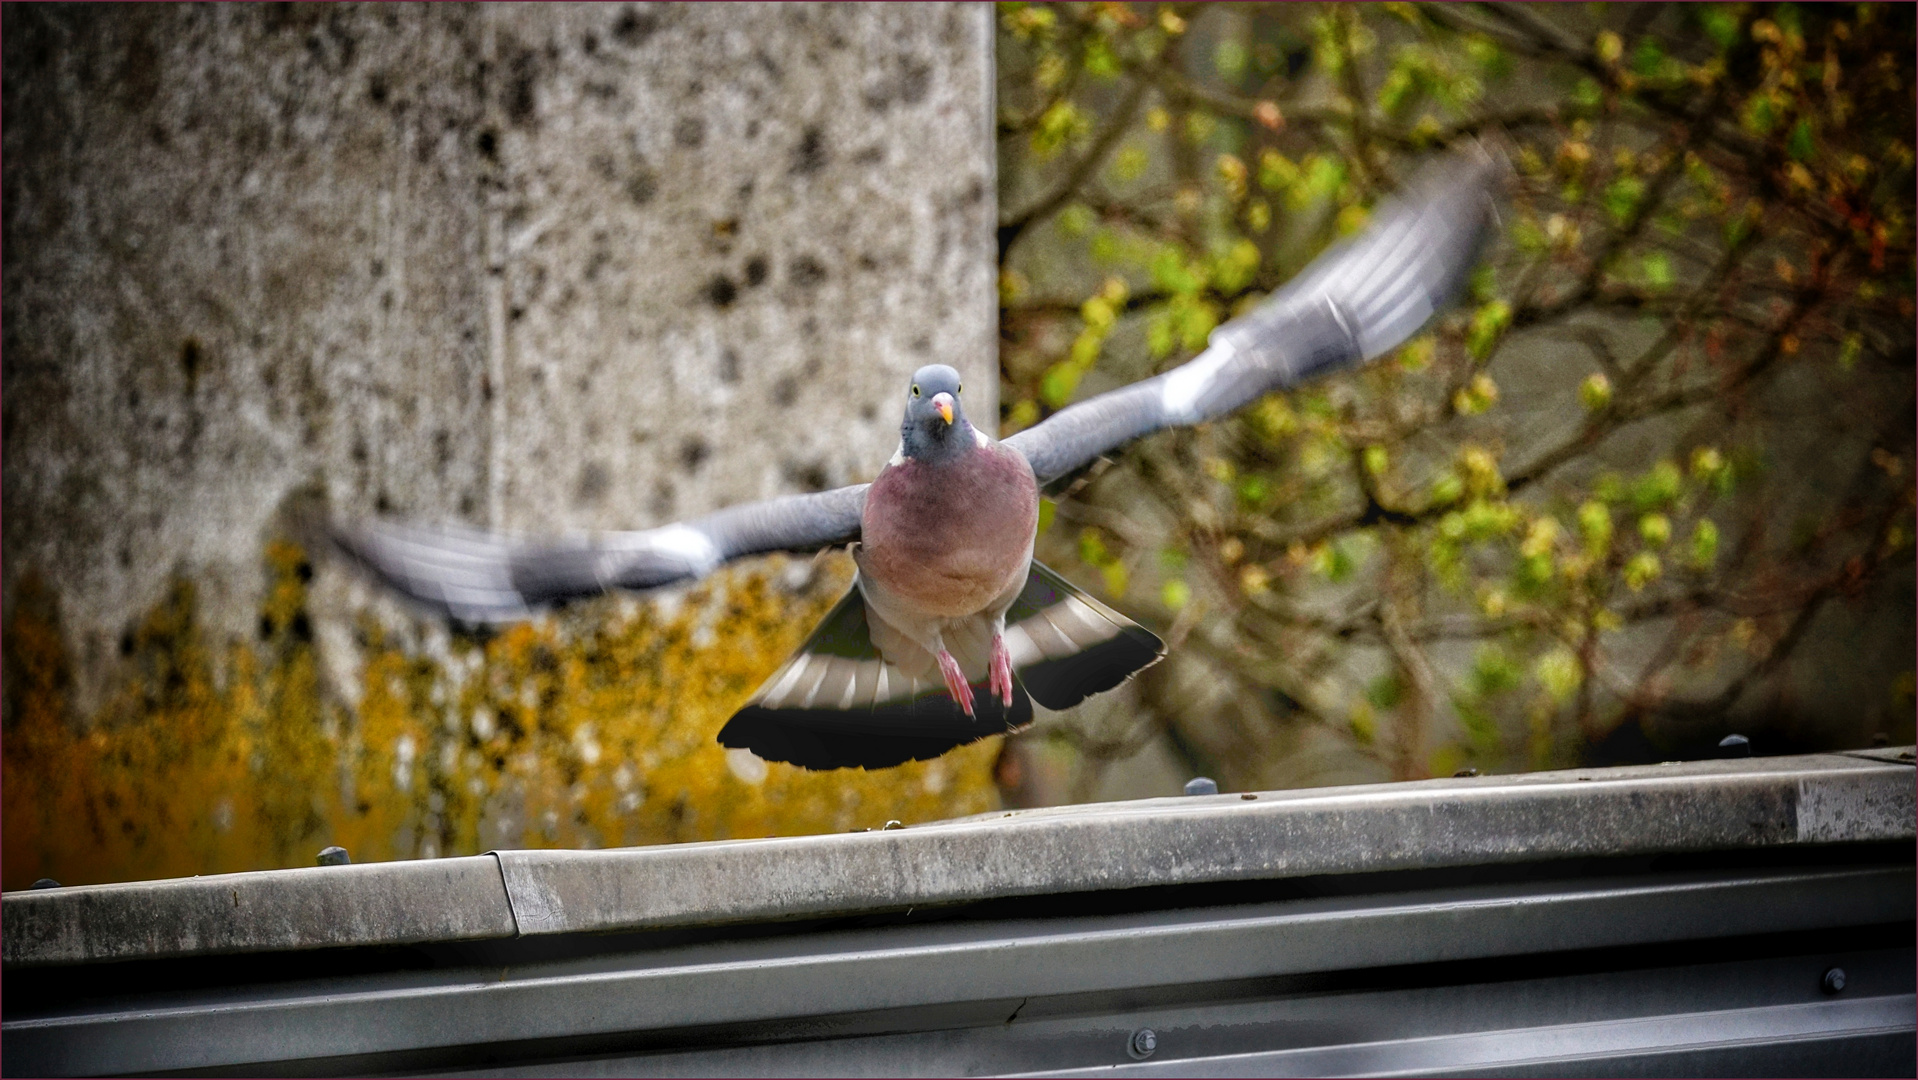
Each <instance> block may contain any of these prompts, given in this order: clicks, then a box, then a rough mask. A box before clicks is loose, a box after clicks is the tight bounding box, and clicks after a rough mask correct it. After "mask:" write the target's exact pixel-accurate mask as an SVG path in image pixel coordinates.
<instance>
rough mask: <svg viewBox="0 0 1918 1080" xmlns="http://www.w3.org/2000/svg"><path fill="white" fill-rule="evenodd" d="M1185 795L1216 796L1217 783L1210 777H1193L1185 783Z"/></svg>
mask: <svg viewBox="0 0 1918 1080" xmlns="http://www.w3.org/2000/svg"><path fill="white" fill-rule="evenodd" d="M1185 793H1186V794H1187V795H1217V794H1218V793H1219V782H1218V781H1217V780H1214V779H1212V778H1211V777H1210V776H1195V777H1193V778H1192V779H1190V780H1187V781H1186V782H1185Z"/></svg>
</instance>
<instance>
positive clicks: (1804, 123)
mask: <svg viewBox="0 0 1918 1080" xmlns="http://www.w3.org/2000/svg"><path fill="white" fill-rule="evenodd" d="M1785 149H1786V151H1788V152H1789V153H1790V154H1791V156H1792V157H1793V159H1795V160H1798V161H1804V160H1806V159H1807V158H1810V157H1811V152H1812V150H1813V145H1812V133H1811V120H1810V119H1809V118H1805V119H1800V120H1799V121H1798V122H1797V123H1796V124H1793V125H1792V127H1791V135H1790V136H1789V137H1788V138H1786V140H1785Z"/></svg>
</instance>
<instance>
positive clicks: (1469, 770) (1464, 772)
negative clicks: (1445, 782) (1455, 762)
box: [1452, 765, 1478, 776]
mask: <svg viewBox="0 0 1918 1080" xmlns="http://www.w3.org/2000/svg"><path fill="white" fill-rule="evenodd" d="M1452 775H1453V776H1477V775H1478V770H1477V769H1476V768H1473V767H1472V766H1470V765H1467V766H1466V767H1465V768H1463V769H1460V770H1459V771H1457V772H1455V773H1453V774H1452Z"/></svg>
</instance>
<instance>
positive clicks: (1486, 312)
mask: <svg viewBox="0 0 1918 1080" xmlns="http://www.w3.org/2000/svg"><path fill="white" fill-rule="evenodd" d="M1511 323H1512V305H1510V304H1508V303H1506V302H1505V301H1503V300H1494V301H1492V302H1491V303H1489V304H1485V305H1482V306H1481V307H1480V308H1479V309H1478V310H1477V311H1475V312H1473V313H1472V329H1471V332H1470V333H1468V334H1467V335H1466V338H1465V345H1466V348H1467V349H1469V350H1470V351H1471V353H1472V357H1473V359H1476V360H1483V359H1485V358H1486V357H1488V356H1490V355H1491V354H1492V346H1493V345H1495V344H1497V343H1498V338H1499V335H1500V334H1502V333H1504V332H1505V328H1506V327H1507V326H1510V325H1511Z"/></svg>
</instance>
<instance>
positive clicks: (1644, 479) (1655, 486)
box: [1631, 461, 1685, 511]
mask: <svg viewBox="0 0 1918 1080" xmlns="http://www.w3.org/2000/svg"><path fill="white" fill-rule="evenodd" d="M1684 479H1685V477H1684V474H1683V473H1681V472H1679V471H1678V465H1677V463H1675V462H1671V461H1661V462H1659V463H1658V464H1656V465H1654V466H1652V468H1651V470H1650V471H1648V472H1647V473H1646V474H1645V475H1644V476H1641V477H1639V478H1638V479H1637V480H1635V481H1633V482H1632V489H1631V495H1632V503H1633V505H1635V506H1637V507H1638V509H1639V510H1640V511H1649V510H1657V509H1660V508H1662V507H1665V506H1668V505H1670V504H1671V503H1672V501H1673V500H1675V499H1677V498H1678V491H1679V487H1680V485H1681V484H1682V483H1683V482H1684Z"/></svg>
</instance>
